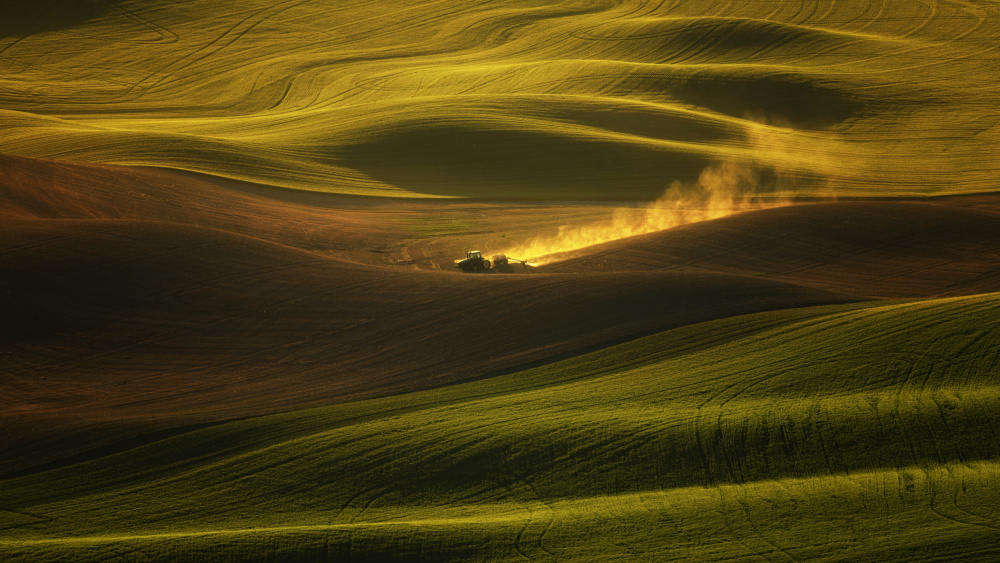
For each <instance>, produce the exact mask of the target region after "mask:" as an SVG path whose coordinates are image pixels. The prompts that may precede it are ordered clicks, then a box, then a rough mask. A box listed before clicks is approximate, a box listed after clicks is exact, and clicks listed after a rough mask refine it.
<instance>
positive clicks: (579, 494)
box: [0, 294, 1000, 561]
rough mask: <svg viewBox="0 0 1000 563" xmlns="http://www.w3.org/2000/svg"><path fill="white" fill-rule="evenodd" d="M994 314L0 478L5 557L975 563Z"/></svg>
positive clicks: (998, 525) (989, 443)
mask: <svg viewBox="0 0 1000 563" xmlns="http://www.w3.org/2000/svg"><path fill="white" fill-rule="evenodd" d="M998 313H1000V298H998V294H992V295H984V296H973V297H963V298H954V299H941V300H931V301H926V302H911V303H904V304H890V305H874V304H865V305H848V306H830V307H822V308H810V309H801V310H795V311H780V312H771V313H765V314H758V315H751V316H747V317H737V318H731V319H724V320H720V321H712V322H709V323H704V324H700V325H695V326H691V327H686V328H683V329H677V330H673V331H668V332H665V333H661V334H657V335H653V336H650V337H647V338H644V339H641V340H638V341H635V342H630V343H627V344H623V345H620V346H616V347H613V348H609V349H607V350H603V351H600V352H596V353H593V354H589V355H586V356H582V357H578V358H574V359H572V360H567V361H565V362H560V363H557V364H552V365H548V366H544V367H540V368H536V369H533V370H529V371H527V372H523V373H519V374H516V375H511V376H504V377H500V378H493V379H490V380H486V381H480V382H473V383H468V384H463V385H458V386H452V387H448V388H445V389H437V390H431V391H427V392H421V393H413V394H407V395H402V396H396V397H388V398H383V399H376V400H371V401H362V402H358V403H351V404H345V405H337V406H333V407H328V408H322V409H313V410H310V411H300V412H295V413H286V414H282V415H277V416H273V417H263V418H257V419H251V420H245V421H240V422H236V423H232V424H226V425H222V426H217V427H213V428H209V429H203V430H199V431H196V432H193V433H190V434H188V435H184V436H179V437H175V438H171V439H168V440H165V441H162V442H159V443H156V444H151V445H149V446H146V447H142V448H138V449H136V450H133V451H130V452H125V453H122V454H119V455H115V456H111V457H109V458H107V459H102V460H96V461H94V462H90V463H86V464H82V465H78V466H75V467H69V468H64V469H60V470H56V471H52V472H47V473H41V474H38V475H33V476H29V477H25V478H21V479H16V480H12V481H8V482H7V483H6V484H5V487H4V488H3V489H2V490H0V503H2V506H3V507H4V509H5V511H4V512H0V529H3V531H4V534H3V535H4V538H3V540H0V553H3V554H4V555H6V556H7V557H8V558H18V557H19V558H22V559H25V560H30V559H31V558H32V557H39V556H45V557H49V558H57V557H63V558H76V559H77V560H100V559H102V558H107V557H108V556H110V555H113V554H115V553H120V552H122V551H127V552H128V553H130V554H133V555H134V554H141V555H148V556H152V555H154V554H158V553H160V554H162V553H169V554H170V555H171V556H174V557H178V556H188V555H189V554H191V555H194V554H197V557H199V558H203V559H207V560H220V561H221V560H226V559H227V558H228V559H240V558H244V557H255V558H262V559H263V558H264V557H267V558H269V559H277V560H286V561H308V560H316V559H320V560H322V559H324V558H330V559H342V558H348V557H350V558H351V559H354V558H371V559H378V560H382V559H385V558H389V559H390V560H392V559H393V558H397V559H402V560H409V561H414V560H415V561H442V560H447V561H452V560H454V561H458V560H468V559H470V558H474V559H478V560H488V561H493V560H499V561H507V560H510V561H514V560H518V559H524V558H538V559H543V560H545V559H560V560H561V559H572V560H576V559H579V560H594V559H601V558H607V559H615V560H635V561H649V560H661V559H667V558H672V559H682V560H691V561H732V560H745V559H751V558H765V559H785V558H788V559H790V560H804V559H808V560H821V561H822V560H830V561H837V560H899V561H934V560H939V559H941V558H945V559H949V558H956V557H962V558H970V557H972V558H975V557H977V556H978V557H982V558H983V559H984V560H988V559H989V558H991V557H994V556H996V555H997V554H998V551H997V549H998V545H1000V544H998V543H997V540H998V538H1000V522H998V515H997V513H996V510H995V507H996V502H997V501H998V498H997V490H998V489H997V484H998V479H1000V467H998V464H997V456H998V455H1000V442H998V439H997V434H996V429H995V424H994V418H995V417H994V416H993V414H994V413H995V412H996V409H997V408H998V407H1000V404H998V400H997V393H996V377H997V375H998V371H997V370H998V369H1000V355H998V348H997V342H998V338H1000V324H998V323H997V321H996V319H997V318H998ZM180 453H183V455H179V454H180ZM110 530H113V531H114V532H113V533H110V534H109V533H108V532H109V531H110Z"/></svg>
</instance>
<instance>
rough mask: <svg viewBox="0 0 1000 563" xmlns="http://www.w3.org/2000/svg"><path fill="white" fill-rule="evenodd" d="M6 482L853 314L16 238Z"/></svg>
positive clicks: (713, 290)
mask: <svg viewBox="0 0 1000 563" xmlns="http://www.w3.org/2000/svg"><path fill="white" fill-rule="evenodd" d="M3 233H4V235H3V239H2V242H0V257H2V264H3V272H4V276H3V279H2V281H0V295H2V296H3V299H2V303H3V304H4V309H5V310H4V315H3V320H2V323H0V341H2V343H3V350H4V353H3V354H2V355H0V370H2V372H3V373H4V374H5V379H4V380H3V383H2V392H3V394H4V396H5V400H4V405H5V406H4V412H3V419H4V425H5V428H4V438H3V442H4V450H5V452H6V453H7V455H6V456H5V459H4V460H3V463H4V465H3V468H4V470H12V469H17V468H21V467H24V466H25V464H37V463H40V462H43V461H47V460H50V459H54V458H59V457H64V456H66V455H68V454H71V453H75V452H79V451H81V450H85V449H88V448H90V447H94V446H97V445H101V444H104V443H107V442H108V441H113V440H121V439H125V438H130V437H133V436H135V435H136V434H138V433H141V432H144V431H152V430H160V429H164V428H170V427H175V426H183V425H188V424H193V423H202V422H209V421H214V420H223V419H229V418H238V417H243V416H247V415H251V414H259V413H264V412H275V411H280V410H287V409H290V408H294V407H297V406H303V405H316V404H325V403H329V402H331V401H343V400H347V399H353V398H358V397H363V396H370V395H383V394H387V393H393V392H399V391H404V390H409V389H415V388H425V387H429V386H434V385H440V384H445V383H450V382H454V381H458V380H462V379H468V378H470V377H480V376H485V375H490V374H494V373H496V372H498V371H502V370H509V369H511V368H513V367H515V366H519V365H523V364H525V363H529V362H533V361H538V360H543V359H546V358H551V357H553V356H555V355H558V354H564V353H569V352H574V351H579V350H581V349H585V348H587V347H590V346H598V345H605V344H607V343H610V342H614V341H620V340H622V339H626V338H630V337H634V336H636V335H641V334H645V333H649V332H652V331H656V330H662V329H664V328H668V327H672V326H679V325H683V324H689V323H692V322H698V321H702V320H706V319H711V318H718V317H724V316H729V315H733V314H740V313H746V312H751V311H760V310H766V309H773V308H783V307H795V306H802V305H807V304H814V303H830V302H838V301H844V300H845V299H846V298H844V297H841V296H838V295H835V294H832V293H828V292H824V291H817V290H812V289H806V288H799V287H796V286H791V285H788V284H783V283H780V282H772V281H769V280H760V279H754V278H748V277H742V276H728V275H716V274H706V275H690V274H675V273H669V272H664V273H659V272H647V273H636V274H625V275H592V274H574V275H560V276H462V275H460V274H452V273H435V272H425V271H416V270H410V269H398V268H384V267H383V268H378V267H371V266H364V265H359V264H354V263H350V262H345V261H341V260H336V259H331V258H326V257H323V256H320V255H317V254H312V253H307V252H303V251H300V250H296V249H292V248H289V247H286V246H281V245H277V244H274V243H269V242H265V241H261V240H257V239H252V238H248V237H243V236H238V235H233V234H230V233H225V232H221V231H217V230H210V229H204V228H198V227H186V226H179V225H173V224H169V223H158V222H134V221H125V220H118V221H110V220H89V221H81V220H75V221H67V220H46V221H39V220H16V219H9V220H5V221H4V225H3Z"/></svg>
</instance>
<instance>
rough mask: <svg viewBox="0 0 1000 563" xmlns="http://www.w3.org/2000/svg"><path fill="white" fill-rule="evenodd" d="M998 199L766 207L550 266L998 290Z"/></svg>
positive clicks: (911, 290) (886, 287)
mask: <svg viewBox="0 0 1000 563" xmlns="http://www.w3.org/2000/svg"><path fill="white" fill-rule="evenodd" d="M997 201H1000V198H998V197H995V196H993V197H979V198H973V199H970V200H969V201H965V200H963V199H956V200H952V201H943V202H925V203H912V202H911V203H906V202H899V203H896V202H839V203H821V204H810V205H799V206H792V207H784V208H779V209H769V210H761V211H755V212H751V213H744V214H741V215H736V216H732V217H727V218H724V219H717V220H714V221H711V222H705V223H698V224H692V225H687V226H684V227H679V228H676V229H671V230H669V231H664V232H661V233H655V234H651V235H645V236H641V237H635V238H632V239H624V240H620V241H616V242H612V243H608V244H604V245H601V246H596V247H592V248H590V249H588V250H587V251H586V255H585V256H582V257H580V258H571V259H569V260H566V261H564V262H560V263H556V264H552V265H550V266H546V267H545V268H544V270H545V271H552V272H572V271H588V272H615V271H617V272H625V271H692V270H694V271H713V272H727V273H741V274H746V275H757V276H763V277H768V278H771V279H776V280H782V281H787V282H790V283H795V284H800V285H806V286H811V287H817V288H824V289H829V290H833V291H841V292H845V293H850V294H853V295H859V296H868V297H929V296H943V295H967V294H972V293H982V292H989V291H998V290H1000V213H997V209H996V202H997Z"/></svg>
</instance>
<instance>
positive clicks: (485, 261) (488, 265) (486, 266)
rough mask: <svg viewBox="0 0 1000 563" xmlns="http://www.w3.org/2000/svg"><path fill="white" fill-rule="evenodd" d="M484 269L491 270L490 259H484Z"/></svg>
mask: <svg viewBox="0 0 1000 563" xmlns="http://www.w3.org/2000/svg"><path fill="white" fill-rule="evenodd" d="M483 269H484V270H489V269H490V261H489V260H483Z"/></svg>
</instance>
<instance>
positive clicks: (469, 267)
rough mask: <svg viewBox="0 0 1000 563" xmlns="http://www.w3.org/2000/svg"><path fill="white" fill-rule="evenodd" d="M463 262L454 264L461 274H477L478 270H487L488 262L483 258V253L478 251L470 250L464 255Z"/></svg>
mask: <svg viewBox="0 0 1000 563" xmlns="http://www.w3.org/2000/svg"><path fill="white" fill-rule="evenodd" d="M465 256H466V258H465V260H462V261H460V262H458V263H456V264H455V267H456V268H461V270H462V271H463V272H478V271H479V270H489V269H490V266H492V264H490V261H489V260H487V259H485V258H483V253H482V252H480V251H478V250H470V251H468V252H466V253H465Z"/></svg>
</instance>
